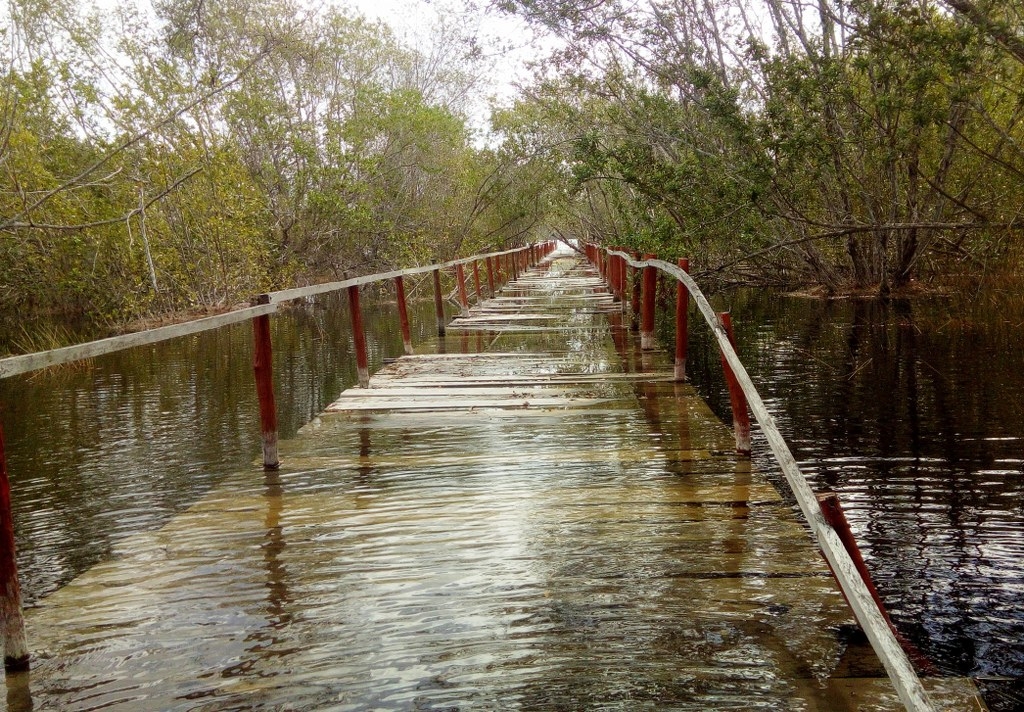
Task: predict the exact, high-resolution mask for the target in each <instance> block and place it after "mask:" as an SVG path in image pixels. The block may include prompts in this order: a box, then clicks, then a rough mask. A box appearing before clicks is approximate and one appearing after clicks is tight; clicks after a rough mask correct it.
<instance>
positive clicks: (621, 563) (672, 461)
mask: <svg viewBox="0 0 1024 712" xmlns="http://www.w3.org/2000/svg"><path fill="white" fill-rule="evenodd" d="M621 319H622V317H621V315H620V311H619V308H618V306H617V305H616V304H614V303H613V302H612V301H611V298H610V297H609V296H608V295H607V293H606V292H605V291H604V288H603V285H602V283H601V281H600V280H599V279H598V278H597V276H596V275H595V274H593V273H592V272H591V271H590V270H589V269H588V268H585V267H583V265H582V263H581V261H580V260H579V259H578V258H576V257H575V256H574V255H571V254H566V253H564V252H563V253H555V255H554V256H553V258H552V259H551V260H550V261H548V262H546V263H545V264H543V265H542V266H541V267H540V268H538V269H536V270H533V271H530V272H528V273H526V274H524V275H522V276H521V278H520V279H519V280H517V281H516V282H514V283H513V284H511V285H510V286H509V287H508V288H507V289H506V290H505V291H504V292H503V293H502V294H501V295H499V296H498V297H497V298H495V299H492V300H488V301H486V302H484V303H483V304H482V305H480V306H479V307H477V308H474V309H473V310H472V311H471V313H470V314H469V315H468V316H464V317H463V318H459V319H456V320H455V321H454V322H453V323H452V324H451V325H449V328H448V336H447V338H446V339H444V340H439V341H438V342H436V343H434V344H428V345H426V346H425V347H424V348H423V349H421V352H420V353H418V354H416V355H414V356H410V357H404V358H401V359H398V360H396V361H395V362H393V363H391V364H389V365H388V366H386V367H385V368H384V369H382V370H381V371H380V372H378V373H376V374H374V375H373V377H372V378H371V380H370V388H368V389H352V390H349V391H346V392H345V393H343V394H341V396H340V397H339V398H338V400H337V401H336V402H335V403H334V404H333V405H332V406H331V407H330V408H329V409H328V411H327V412H326V413H324V414H323V415H322V416H321V417H319V418H318V419H316V420H315V421H313V422H312V423H310V424H309V425H307V426H306V427H305V428H303V429H302V430H301V431H300V433H299V435H298V437H296V438H294V439H292V440H288V441H284V442H282V443H281V459H282V468H281V469H280V470H279V471H277V472H268V473H263V472H262V471H258V470H257V469H255V468H254V469H253V470H249V471H245V472H239V473H236V474H234V475H231V476H229V477H227V478H226V480H225V482H224V483H223V485H222V486H221V487H220V488H219V489H218V490H216V491H215V492H214V493H212V494H211V495H209V496H208V497H206V498H204V499H203V500H202V501H200V502H198V503H197V504H195V505H194V506H193V507H191V508H190V509H188V510H187V511H185V512H184V513H182V514H181V515H179V516H177V517H176V518H174V519H173V520H172V521H171V522H170V523H169V524H168V525H167V526H165V527H163V528H161V529H159V530H157V531H153V532H148V533H145V534H142V535H139V536H136V537H134V538H132V539H130V540H128V541H126V542H124V543H123V544H122V545H121V546H120V549H119V551H118V552H117V555H116V556H115V557H114V558H113V559H112V560H110V561H108V562H106V563H103V564H100V565H98V566H96V567H94V568H93V569H91V570H90V571H88V572H87V573H86V574H84V575H82V576H80V577H79V578H78V579H76V580H75V581H73V582H72V583H71V584H69V585H68V586H66V587H64V588H63V589H61V590H60V591H58V592H57V593H55V594H54V595H52V596H50V597H49V598H47V599H45V600H44V601H43V602H42V604H41V606H39V607H38V608H36V609H33V610H31V611H29V612H28V618H27V623H28V627H29V640H30V641H31V644H32V647H33V657H34V659H35V668H34V670H33V671H32V672H31V673H30V674H25V675H18V676H12V677H9V678H8V690H7V706H8V709H12V710H16V709H28V708H29V706H30V705H31V704H32V703H33V702H34V704H35V707H36V708H37V709H62V710H87V709H89V710H92V709H104V708H112V709H140V710H150V709H153V710H156V709H160V710H229V709H247V710H248V709H256V710H293V709H294V710H306V709H325V710H327V709H330V710H413V709H417V710H418V709H424V710H440V709H445V710H450V709H479V710H515V709H519V710H584V709H588V710H589V709H609V710H610V709H618V710H642V709H674V710H680V709H682V710H712V709H715V710H722V709H743V710H747V709H766V710H775V709H777V710H793V709H805V710H843V709H864V710H888V709H900V705H899V703H898V701H897V698H896V695H895V692H893V691H892V689H891V687H890V685H889V683H888V680H887V679H886V678H885V677H884V673H883V671H882V670H881V667H880V665H879V663H878V661H877V660H876V659H875V657H874V654H873V653H872V652H871V650H870V648H869V647H867V646H866V644H864V643H862V642H861V641H860V640H859V639H858V636H857V635H856V633H855V631H854V630H853V626H852V618H851V616H850V614H849V612H848V609H847V607H846V605H845V604H844V602H843V599H842V596H841V594H840V593H839V591H838V589H837V587H836V585H835V583H834V582H833V580H832V578H831V576H830V574H829V572H828V569H827V568H826V567H825V564H824V563H823V561H822V560H821V557H820V555H819V554H818V553H817V551H816V549H815V548H814V546H813V543H812V542H811V540H810V538H809V536H808V535H807V533H806V531H805V529H804V528H802V527H801V526H800V524H799V523H798V522H797V521H796V519H795V517H794V515H793V513H792V510H791V508H790V507H789V506H788V505H787V504H785V503H784V502H783V501H782V500H781V498H780V497H779V495H778V493H777V492H776V490H775V488H774V487H773V486H772V485H771V484H770V483H769V482H768V481H767V480H766V479H765V478H763V477H762V476H761V475H760V474H759V473H757V472H755V471H753V470H752V469H751V463H750V460H749V459H747V458H740V457H737V456H735V455H734V454H733V453H732V450H733V438H732V435H731V433H730V431H728V430H727V429H726V428H725V427H724V426H723V425H722V424H721V423H720V422H719V421H717V420H716V419H715V417H714V416H713V415H712V414H711V413H710V411H709V410H708V409H707V407H706V406H705V404H704V403H703V402H702V401H701V400H700V399H699V398H698V397H697V396H696V394H695V393H694V391H693V390H692V389H691V388H690V387H689V386H688V385H686V384H681V383H676V382H673V381H672V373H671V365H670V364H668V362H667V357H666V356H665V355H663V354H662V353H660V352H650V351H647V352H644V351H641V350H640V347H639V342H638V340H636V339H635V338H634V335H633V333H632V332H631V331H630V329H629V328H628V324H623V323H622V321H621ZM927 687H928V688H929V689H930V690H932V691H933V695H934V698H935V701H936V702H937V703H939V704H941V705H944V706H948V708H949V709H958V710H967V709H979V708H980V704H979V703H978V702H977V701H976V700H974V699H973V694H974V693H973V688H972V686H971V685H970V684H969V683H964V682H962V681H956V680H938V681H928V683H927Z"/></svg>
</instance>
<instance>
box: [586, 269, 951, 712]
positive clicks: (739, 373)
mask: <svg viewBox="0 0 1024 712" xmlns="http://www.w3.org/2000/svg"><path fill="white" fill-rule="evenodd" d="M606 252H607V253H608V255H609V256H610V257H618V258H621V259H623V260H625V262H626V264H629V265H631V266H633V267H636V268H638V269H640V268H644V267H654V268H657V269H659V270H661V271H662V272H664V273H666V274H668V275H671V276H672V277H675V279H677V280H678V281H679V282H681V283H683V284H684V285H685V286H686V289H687V291H688V292H689V293H690V296H691V297H692V298H693V300H694V302H695V303H696V305H697V309H698V311H700V313H701V315H702V316H703V317H704V321H705V322H707V324H708V326H709V327H711V332H712V333H713V334H714V336H715V339H716V340H717V341H718V346H719V348H720V349H721V351H722V355H723V358H724V359H725V360H726V361H727V362H728V364H729V366H730V367H731V368H732V371H733V373H734V374H735V376H736V379H737V380H738V381H739V384H740V387H741V388H742V390H743V393H744V395H746V397H747V402H748V404H749V405H750V410H751V412H753V414H754V418H755V419H756V420H757V422H758V424H759V425H760V426H761V430H762V431H763V432H764V434H765V437H766V439H767V440H768V445H769V446H770V447H771V450H772V453H773V454H774V455H775V461H776V462H778V464H779V467H780V468H781V469H782V473H783V475H784V476H785V478H786V482H787V484H788V485H789V488H790V491H792V493H793V496H794V497H795V498H796V501H797V504H798V505H800V511H801V512H802V513H803V515H804V519H806V520H807V523H808V524H809V525H810V528H811V532H812V534H813V535H814V538H815V540H816V541H817V542H818V547H819V548H820V549H821V552H822V554H824V556H825V560H826V561H827V562H828V564H829V566H830V567H831V568H832V571H833V574H834V575H835V578H836V581H837V582H838V583H839V587H840V588H841V589H842V592H843V594H844V595H845V596H846V600H847V601H848V602H849V604H850V609H851V610H852V611H853V615H854V617H855V618H856V619H857V622H858V623H859V624H860V626H861V628H863V630H864V633H865V634H866V635H867V637H868V640H869V641H870V642H871V647H872V648H874V650H875V653H876V654H877V655H878V658H879V660H881V662H882V665H883V666H884V667H885V671H886V673H887V674H888V675H889V679H890V680H891V681H892V684H893V687H894V688H895V689H896V693H897V694H898V695H899V698H900V701H901V702H902V703H903V705H904V707H906V708H907V709H908V710H911V711H912V712H932V711H934V710H935V709H936V708H935V706H934V705H933V704H932V702H931V700H930V699H929V698H928V694H927V692H925V689H924V686H923V685H922V684H921V680H920V678H918V676H917V672H916V671H915V670H914V666H913V665H912V664H911V662H910V659H909V658H908V657H907V654H906V652H905V651H904V650H903V648H902V647H901V646H900V644H899V641H898V640H897V639H896V636H895V635H893V632H892V630H891V629H890V628H889V625H888V623H887V622H886V619H885V616H884V614H883V613H882V611H881V609H880V608H879V606H878V604H876V603H875V600H874V598H872V596H871V593H870V591H869V590H868V587H867V585H866V584H865V583H864V580H863V579H862V578H861V576H860V573H859V572H858V571H857V567H856V565H855V564H854V562H853V559H852V558H851V557H850V554H849V553H848V552H847V551H846V547H845V546H843V542H842V540H841V539H840V537H839V534H838V533H837V532H836V530H835V529H834V528H833V527H832V526H831V525H830V524H829V523H828V522H827V521H826V519H825V517H824V516H823V515H822V512H821V507H820V506H819V505H818V500H817V497H816V496H815V494H814V491H813V490H812V489H811V486H810V484H809V483H808V481H807V478H806V477H805V476H804V474H803V472H802V471H801V470H800V466H799V465H797V462H796V459H795V458H794V457H793V453H792V452H790V449H789V445H787V444H786V440H785V439H784V438H783V437H782V433H781V432H780V431H779V428H778V426H777V425H776V424H775V419H774V418H772V415H771V413H769V412H768V408H767V407H766V406H765V404H764V401H763V400H761V395H760V394H759V393H758V392H757V388H756V387H755V386H754V382H753V381H752V380H751V379H750V375H749V374H748V373H747V370H746V368H744V366H743V362H742V361H740V358H739V356H738V355H737V354H736V350H735V349H734V348H733V347H732V343H731V342H730V341H729V335H728V333H727V332H726V330H725V328H724V327H723V326H722V323H721V321H719V319H718V315H717V314H716V313H715V310H714V309H713V308H712V306H711V303H710V302H709V301H708V299H707V297H705V296H704V293H703V292H702V291H701V290H700V287H699V286H697V282H696V281H694V279H693V278H692V277H691V276H690V275H689V274H688V273H687V272H686V271H685V270H683V269H680V268H679V267H678V266H676V265H674V264H671V263H669V262H665V261H663V260H656V259H654V260H634V259H633V257H632V255H630V254H629V253H627V252H620V251H617V250H611V249H609V250H606Z"/></svg>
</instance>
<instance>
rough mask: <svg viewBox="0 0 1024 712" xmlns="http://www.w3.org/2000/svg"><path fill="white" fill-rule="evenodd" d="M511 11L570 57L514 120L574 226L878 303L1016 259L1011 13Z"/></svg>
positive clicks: (762, 0)
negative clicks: (898, 291)
mask: <svg viewBox="0 0 1024 712" xmlns="http://www.w3.org/2000/svg"><path fill="white" fill-rule="evenodd" d="M504 3H505V6H506V8H507V9H508V10H509V11H512V12H517V13H520V14H521V15H523V16H524V17H527V18H530V19H531V20H532V21H533V22H534V23H536V24H537V25H540V26H543V27H546V28H549V29H550V30H551V31H553V32H556V33H557V34H558V35H559V36H560V37H561V38H562V39H563V41H564V46H563V48H562V50H561V51H560V52H559V53H558V55H557V58H556V61H553V62H550V63H548V64H547V66H546V71H545V72H544V74H543V76H542V81H540V82H539V84H538V86H537V87H536V89H535V90H534V91H533V92H532V94H531V95H530V97H529V98H528V99H524V100H523V101H522V102H521V103H520V104H519V105H518V106H517V107H516V108H515V110H514V111H513V112H511V113H510V115H509V116H508V117H506V119H505V120H506V122H507V126H508V127H509V128H508V131H509V135H510V136H513V137H514V139H515V140H517V141H519V142H522V143H523V144H527V145H531V146H533V148H534V150H542V147H543V149H546V150H548V151H552V152H554V153H556V154H558V156H559V157H558V159H557V161H558V165H560V166H561V167H562V169H563V172H564V179H565V184H566V185H567V186H569V191H568V194H570V195H571V196H572V197H573V198H574V199H573V200H572V201H569V202H564V201H563V202H561V203H560V205H561V206H562V208H563V213H562V216H561V218H562V221H561V227H562V229H566V230H569V231H572V232H575V233H580V234H587V235H589V236H591V237H593V238H596V239H599V240H600V241H602V242H605V243H608V242H613V243H620V244H623V245H627V246H633V247H639V248H644V249H651V250H654V251H656V252H658V253H660V254H665V255H667V256H676V255H679V256H682V255H687V256H689V257H691V258H693V260H692V261H695V262H696V263H697V265H698V268H702V269H704V270H712V271H715V270H718V268H720V267H723V266H728V267H729V268H730V271H731V272H732V274H733V276H736V275H740V276H744V275H745V276H747V277H755V278H758V279H774V280H779V281H784V282H788V283H793V282H797V283H803V284H807V283H815V284H820V285H823V286H824V287H825V288H826V289H828V290H848V289H851V288H853V289H860V290H867V291H869V292H871V293H881V294H885V293H888V292H889V291H890V290H891V289H894V288H906V287H910V286H913V285H912V282H914V281H916V280H918V279H920V278H922V277H927V278H930V277H933V276H934V275H935V274H936V273H937V272H948V271H950V270H952V271H954V272H960V273H963V272H965V271H967V272H974V273H977V274H980V273H982V272H984V271H986V270H987V269H989V268H990V267H992V266H993V265H994V264H995V263H996V262H997V261H999V260H1000V259H1001V258H1005V257H1006V256H1007V255H1008V254H1012V251H1013V250H1012V248H1013V244H1014V242H1015V241H1017V238H1016V234H1017V232H1018V231H1019V229H1020V227H1021V223H1020V219H1019V213H1020V210H1021V207H1022V205H1024V203H1022V196H1024V153H1022V150H1024V149H1022V147H1024V124H1022V118H1024V92H1022V87H1024V82H1022V79H1024V76H1022V74H1024V73H1022V68H1024V67H1022V62H1024V38H1022V37H1021V36H1019V35H1018V34H1016V33H1017V30H1018V28H1019V27H1021V16H1020V14H1019V11H1020V6H1019V3H1018V4H1017V5H1014V4H1013V0H992V1H991V2H987V3H985V4H984V5H975V4H973V2H971V0H942V2H934V1H929V0H913V1H911V0H818V1H817V2H814V3H803V2H797V1H796V0H654V1H653V2H643V3H636V2H631V1H629V0H594V1H593V2H591V3H588V4H587V6H586V7H585V8H583V7H582V6H581V5H580V4H579V3H575V2H571V1H569V0H504ZM1003 263H1004V264H1005V259H1003Z"/></svg>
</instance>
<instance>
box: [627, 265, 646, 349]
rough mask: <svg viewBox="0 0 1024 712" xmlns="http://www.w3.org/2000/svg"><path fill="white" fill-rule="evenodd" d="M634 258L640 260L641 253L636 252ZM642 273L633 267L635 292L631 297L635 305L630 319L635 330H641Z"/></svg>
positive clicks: (632, 328) (631, 326)
mask: <svg viewBox="0 0 1024 712" xmlns="http://www.w3.org/2000/svg"><path fill="white" fill-rule="evenodd" d="M633 259H634V260H639V259H640V253H639V252H634V253H633ZM641 274H642V273H641V272H640V270H639V269H638V268H636V267H634V268H633V293H632V297H631V298H630V300H629V301H630V304H632V306H633V318H632V319H630V324H629V326H630V329H631V330H633V331H639V330H640V302H641V298H640V297H641V287H642V286H643V278H642V277H641V276H640V275H641Z"/></svg>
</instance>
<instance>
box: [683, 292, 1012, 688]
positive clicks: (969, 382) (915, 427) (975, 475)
mask: <svg viewBox="0 0 1024 712" xmlns="http://www.w3.org/2000/svg"><path fill="white" fill-rule="evenodd" d="M731 299H732V307H733V313H734V319H735V322H736V325H737V330H738V332H739V334H738V340H739V344H740V355H741V357H742V358H743V359H744V362H745V363H746V364H747V366H748V369H749V370H750V371H751V373H752V376H753V377H754V380H755V382H756V383H757V384H758V386H759V388H760V389H761V391H762V395H763V396H764V397H765V399H766V400H767V401H768V402H769V405H770V408H771V409H772V411H773V414H774V415H775V417H776V419H777V420H778V421H779V424H780V426H781V427H782V429H783V432H784V433H785V434H786V436H787V439H788V440H789V442H790V444H791V446H792V448H793V450H794V454H795V455H796V457H797V459H798V460H800V461H801V462H802V463H803V465H804V469H805V472H807V473H808V474H809V475H811V476H812V477H813V478H814V479H815V480H816V483H815V487H816V489H835V490H836V491H837V492H838V493H839V495H840V497H841V499H842V500H843V502H844V505H845V506H846V508H847V511H848V513H849V514H850V517H851V521H852V522H853V525H854V529H855V531H856V532H857V534H858V537H859V538H860V540H861V544H862V547H863V549H864V551H865V554H866V555H867V558H868V564H869V566H870V567H871V569H872V573H873V574H874V576H875V577H876V581H877V582H878V584H879V588H880V589H881V591H882V594H883V596H884V597H885V600H886V603H887V605H888V606H889V607H890V610H891V613H892V614H893V617H894V618H895V619H896V621H897V624H898V625H899V627H900V628H901V630H903V631H904V633H906V634H908V636H909V637H911V638H912V639H913V640H914V642H915V643H916V644H917V645H918V646H919V647H921V648H922V649H923V650H924V651H925V652H926V653H928V654H929V655H930V656H931V657H932V658H934V660H935V662H936V663H937V664H938V666H939V667H940V668H945V669H947V670H949V671H950V672H955V673H958V674H973V675H1006V676H1011V677H1018V676H1021V675H1024V644H1022V643H1021V642H1019V641H1022V640H1024V609H1022V607H1021V605H1020V602H1019V597H1017V596H1014V595H1012V591H1013V590H1014V588H1015V587H1016V586H1017V584H1018V583H1019V581H1020V580H1021V579H1022V578H1024V569H1022V567H1021V564H1020V561H1021V560H1022V559H1024V556H1022V554H1024V550H1022V549H1024V545H1022V543H1021V542H1022V537H1021V536H1020V532H1021V530H1022V529H1024V515H1022V511H1021V507H1020V503H1021V501H1022V500H1024V478H1022V477H1021V476H1020V475H1021V469H1022V468H1021V464H1020V460H1021V455H1020V445H1021V442H1022V440H1024V398H1021V397H1020V396H1019V395H1018V394H1020V393H1024V334H1022V333H1021V331H1020V330H1019V329H1016V330H1014V329H1011V328H1008V326H1007V325H1008V324H1013V323H1016V324H1019V323H1022V322H1024V300H1019V299H1018V300H1017V302H1019V303H1014V304H1013V305H1003V306H1004V310H1003V311H998V310H994V309H988V308H980V307H979V306H978V305H975V304H967V305H965V304H961V303H959V302H958V301H957V300H955V299H944V300H937V299H919V300H914V301H910V300H893V301H891V302H888V303H886V302H881V301H877V300H846V301H837V302H826V301H820V300H807V299H799V298H780V297H778V296H777V295H771V294H766V293H764V292H754V291H750V292H742V293H738V294H735V295H732V297H731ZM703 331H706V330H702V329H699V328H695V329H694V330H693V344H694V351H695V352H696V353H695V354H694V358H693V359H692V362H693V363H692V378H693V381H694V383H695V384H696V385H697V386H698V388H700V389H701V390H702V391H703V392H705V393H706V394H707V396H708V399H709V400H710V401H711V402H712V404H713V406H714V407H715V409H716V412H717V413H719V416H720V417H722V416H723V415H727V414H728V410H727V408H728V405H727V399H726V398H725V397H724V396H723V395H719V392H720V391H724V388H723V387H722V386H720V385H719V384H720V378H721V377H720V375H719V374H718V373H716V371H717V364H716V363H715V362H714V358H715V357H717V353H715V352H713V351H712V350H711V349H710V348H709V346H710V344H709V342H708V339H707V338H706V337H705V336H704V335H703V334H702V332H703ZM992 694H993V695H998V694H999V693H998V692H995V693H992ZM1012 696H1014V697H1016V693H1012ZM1017 699H1018V701H1019V698H1017ZM990 703H991V700H990ZM1011 707H1012V705H1011Z"/></svg>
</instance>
